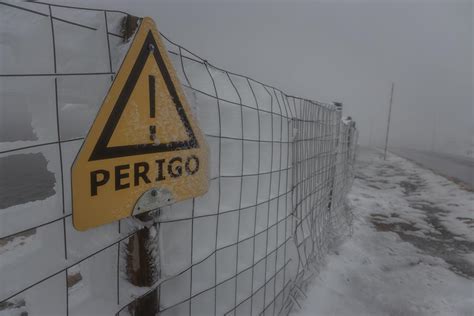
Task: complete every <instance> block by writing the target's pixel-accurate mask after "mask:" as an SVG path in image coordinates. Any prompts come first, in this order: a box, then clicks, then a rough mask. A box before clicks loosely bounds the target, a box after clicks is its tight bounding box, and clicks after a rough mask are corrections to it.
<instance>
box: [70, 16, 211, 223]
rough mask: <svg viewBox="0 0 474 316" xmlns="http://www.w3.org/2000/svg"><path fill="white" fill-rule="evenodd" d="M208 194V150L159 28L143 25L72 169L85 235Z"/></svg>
mask: <svg viewBox="0 0 474 316" xmlns="http://www.w3.org/2000/svg"><path fill="white" fill-rule="evenodd" d="M207 190H208V146H207V144H206V142H205V139H204V137H203V134H202V132H201V131H200V129H199V127H198V125H197V123H196V121H195V120H194V118H193V115H192V113H191V109H190V107H189V105H188V104H187V102H186V99H185V96H184V92H183V90H182V88H181V85H180V82H179V80H178V78H177V75H176V73H175V71H174V68H173V65H172V64H171V61H170V60H169V57H168V55H167V52H166V48H165V46H164V45H163V43H162V41H161V38H160V35H159V33H158V31H157V29H156V26H155V23H154V22H153V20H152V19H151V18H144V19H143V20H142V23H141V25H140V27H139V29H138V31H137V34H136V35H135V38H134V39H133V42H132V44H131V45H130V49H129V51H128V53H127V55H126V56H125V59H124V61H123V63H122V66H121V67H120V70H119V72H118V73H117V76H116V78H115V80H114V82H113V84H112V87H111V88H110V90H109V92H108V94H107V96H106V98H105V100H104V102H103V104H102V106H101V108H100V110H99V112H98V114H97V117H96V118H95V120H94V123H93V124H92V127H91V129H90V130H89V133H88V135H87V137H86V139H85V141H84V143H83V145H82V148H81V150H80V151H79V154H78V155H77V157H76V160H75V161H74V164H73V166H72V211H73V223H74V227H75V228H76V229H78V230H86V229H89V228H92V227H96V226H99V225H103V224H106V223H110V222H112V221H115V220H118V219H121V218H125V217H128V216H131V215H135V214H139V213H143V212H147V211H150V210H153V209H156V208H159V207H162V206H165V205H169V204H172V203H174V202H177V201H181V200H184V199H188V198H192V197H196V196H199V195H202V194H204V193H206V192H207Z"/></svg>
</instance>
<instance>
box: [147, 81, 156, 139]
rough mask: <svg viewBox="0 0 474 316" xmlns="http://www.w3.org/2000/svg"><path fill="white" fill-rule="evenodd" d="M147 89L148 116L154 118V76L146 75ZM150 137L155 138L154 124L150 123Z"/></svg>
mask: <svg viewBox="0 0 474 316" xmlns="http://www.w3.org/2000/svg"><path fill="white" fill-rule="evenodd" d="M148 91H149V92H150V118H155V77H154V76H148ZM150 139H151V140H152V141H155V140H156V126H155V125H150Z"/></svg>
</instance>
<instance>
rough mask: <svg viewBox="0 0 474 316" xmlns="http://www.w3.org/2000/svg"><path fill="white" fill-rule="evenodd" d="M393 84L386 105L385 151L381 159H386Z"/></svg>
mask: <svg viewBox="0 0 474 316" xmlns="http://www.w3.org/2000/svg"><path fill="white" fill-rule="evenodd" d="M394 86H395V83H393V82H392V90H391V91H390V105H389V107H388V120H387V133H386V134H385V151H384V154H383V160H387V147H388V133H389V131H390V117H391V115H392V101H393V88H394Z"/></svg>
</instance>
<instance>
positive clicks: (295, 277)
mask: <svg viewBox="0 0 474 316" xmlns="http://www.w3.org/2000/svg"><path fill="white" fill-rule="evenodd" d="M21 5H22V6H28V8H31V9H32V10H36V11H38V12H40V13H42V14H43V15H41V14H40V15H38V14H34V13H31V12H25V11H21V10H18V9H15V8H11V7H7V6H3V7H2V11H1V12H0V18H3V17H7V19H6V20H5V19H0V20H1V25H2V28H1V29H0V33H1V34H2V35H6V37H5V38H6V40H5V41H2V43H0V48H1V50H2V53H4V52H6V53H5V54H7V55H6V56H7V58H8V60H12V61H13V62H11V63H8V64H6V63H4V62H3V61H4V60H6V58H2V59H1V61H2V62H1V63H0V73H2V74H3V73H27V72H28V73H31V72H33V73H37V74H43V75H42V76H41V77H8V78H6V77H3V78H1V79H0V95H1V97H2V105H3V108H2V109H1V111H2V115H3V117H5V118H6V119H4V120H3V121H2V124H1V125H0V174H1V175H2V177H0V189H1V188H6V190H0V192H1V193H0V197H1V199H0V201H1V202H0V255H1V258H2V260H0V268H1V271H2V273H1V274H0V283H1V284H2V285H3V284H8V286H6V287H1V288H0V300H3V299H4V298H6V297H9V296H10V295H13V294H15V293H16V292H17V291H21V290H23V289H24V288H27V287H28V286H30V285H32V284H33V283H34V282H38V281H41V282H40V283H39V284H38V285H36V286H33V287H32V288H30V289H28V290H25V291H23V292H21V293H20V294H18V295H16V296H15V297H14V298H12V299H11V300H9V302H18V306H19V307H18V308H17V309H18V310H19V311H20V310H21V311H23V310H25V311H28V312H29V313H30V312H31V313H32V314H38V315H55V314H66V309H68V312H69V314H70V315H85V314H91V313H93V312H97V311H100V312H101V313H103V314H114V313H116V312H117V310H119V309H120V308H122V307H124V306H125V307H124V309H123V311H122V312H121V313H120V314H121V315H126V314H128V308H127V307H126V305H127V304H129V303H130V302H133V300H134V299H136V298H138V297H140V296H141V295H143V294H145V293H146V292H147V291H148V290H150V288H148V287H137V286H133V285H132V284H131V283H130V282H129V280H128V276H127V262H126V260H127V256H126V255H127V244H128V242H129V238H128V236H129V234H133V233H134V232H135V231H136V230H138V229H140V228H142V227H143V223H140V222H139V221H138V220H136V219H125V220H122V221H120V222H115V223H112V224H109V225H106V226H102V227H99V228H96V229H92V230H89V231H87V232H80V233H79V232H77V231H76V230H75V229H74V228H73V226H72V218H71V209H72V207H71V177H70V170H71V166H72V164H73V161H74V159H75V156H76V155H77V152H78V151H79V149H80V147H81V145H82V142H83V138H84V137H85V135H86V133H87V131H88V129H89V128H90V125H91V122H92V121H93V119H94V117H95V116H96V114H97V111H98V109H99V107H100V105H101V103H102V101H103V98H104V97H105V94H106V93H107V91H108V89H109V87H110V85H111V83H112V77H113V73H114V72H116V71H117V70H118V69H119V67H120V64H121V62H122V60H123V58H124V56H125V54H126V52H127V50H128V47H129V45H130V40H128V41H124V40H123V39H122V38H121V32H122V22H123V18H124V17H125V15H124V14H122V13H115V12H104V11H100V10H99V11H84V10H76V9H68V8H58V7H54V6H53V7H52V12H53V16H54V18H53V19H52V23H53V28H54V34H55V38H54V40H55V45H56V50H53V49H52V43H53V42H52V41H53V38H52V36H51V31H52V28H51V19H50V17H49V10H48V6H45V5H39V4H30V3H26V4H23V3H22V4H21ZM3 9H5V10H3ZM26 20H28V23H24V21H26ZM5 21H6V22H7V23H6V24H5V23H4V22H5ZM68 21H69V22H70V23H68ZM20 22H21V23H20ZM106 22H107V24H106ZM4 24H5V28H3V26H4ZM16 29H19V30H21V32H19V33H13V30H16ZM107 31H108V32H109V34H108V36H107V34H106V32H107ZM13 34H14V35H13ZM164 42H165V44H166V45H167V49H169V50H171V51H172V52H173V54H171V56H170V57H171V61H172V63H173V65H174V67H175V69H176V70H177V73H178V77H179V80H180V81H181V82H182V83H183V84H184V85H187V86H189V87H186V88H185V93H186V96H187V98H188V101H189V104H190V106H191V108H192V111H193V113H194V114H195V115H196V117H197V119H198V121H199V125H200V127H201V129H202V130H203V132H204V134H205V135H206V140H207V143H208V145H209V151H210V155H209V177H210V182H209V191H208V192H207V193H206V194H205V195H203V196H201V197H197V198H195V199H190V200H188V201H183V202H180V203H176V204H174V205H172V206H168V207H164V208H162V209H161V210H160V211H159V223H160V225H159V228H158V233H159V243H160V244H159V249H160V250H159V251H160V264H161V266H160V269H161V279H160V280H159V282H162V283H161V285H159V291H158V292H159V295H160V310H161V311H162V314H163V315H175V314H183V313H184V314H188V313H189V312H192V313H193V314H204V315H207V314H214V310H216V313H217V314H224V313H227V312H230V314H234V310H235V315H250V314H259V313H261V312H263V311H264V308H266V307H268V308H267V310H266V311H265V314H273V311H275V313H278V311H279V310H280V308H283V306H286V307H285V308H287V309H288V308H291V304H292V303H291V302H290V300H289V295H290V291H294V285H295V284H299V285H301V284H302V282H303V281H301V280H303V279H304V277H306V275H305V271H306V270H305V269H304V264H306V263H310V261H311V260H312V258H313V257H314V255H315V254H314V252H313V253H310V251H309V249H314V248H317V251H316V250H315V251H316V252H318V251H320V252H321V253H322V252H324V249H325V248H324V247H326V245H325V243H327V239H328V238H329V237H328V236H329V233H330V229H331V227H332V226H331V225H333V223H332V222H331V221H333V219H332V217H330V216H329V215H328V214H327V206H328V203H329V191H330V184H331V183H332V177H333V176H334V175H333V174H331V170H333V169H331V167H333V166H334V162H333V161H332V160H331V159H332V158H333V156H331V155H333V154H334V153H335V150H336V147H335V140H336V138H337V137H338V135H336V126H337V124H338V122H337V119H338V117H339V116H338V115H336V114H334V111H333V109H329V108H325V107H323V106H322V105H319V104H316V103H309V101H304V100H300V99H296V98H293V97H287V96H286V95H285V94H284V93H283V92H281V91H279V90H276V89H275V88H272V87H269V86H265V85H263V84H261V83H258V82H256V81H254V80H252V79H249V78H246V77H243V76H239V75H234V74H230V73H227V72H225V71H222V70H219V69H217V68H215V67H213V66H211V65H210V64H208V63H207V62H205V61H203V60H201V59H199V58H198V57H196V56H193V55H192V54H191V53H188V52H187V51H186V50H184V49H181V52H180V48H179V47H178V46H176V45H175V44H172V43H171V42H169V41H167V40H165V41H164ZM32 45H36V46H32ZM31 47H34V50H31V49H30V48H31ZM109 47H110V51H109ZM180 53H181V54H180ZM109 54H110V60H109ZM54 56H55V58H56V66H57V67H56V71H57V72H58V73H60V74H61V75H59V76H44V75H47V74H52V73H54V71H55V69H54V62H53V61H54ZM2 57H3V56H2ZM92 73H95V74H92ZM97 73H101V74H97ZM64 74H67V76H63V75H64ZM188 80H189V81H188ZM55 88H57V91H56V90H55ZM84 91H86V93H84ZM56 92H57V100H56ZM5 104H6V105H9V106H5ZM12 104H13V105H14V107H13V106H10V105H12ZM56 105H57V108H56ZM0 106H1V105H0ZM12 108H14V109H15V110H14V111H13V110H11V109H12ZM306 120H307V121H306ZM311 121H313V122H311ZM5 131H6V132H5ZM10 131H13V132H10ZM351 131H352V132H353V130H351ZM351 131H349V130H343V131H342V132H343V133H344V135H345V136H344V137H346V136H347V134H346V133H350V132H351ZM341 135H342V134H341ZM341 137H342V136H341ZM58 138H59V139H58ZM341 144H342V143H341ZM343 145H344V146H345V147H344V152H345V151H350V150H351V149H352V150H353V148H349V147H347V146H349V145H348V144H347V143H343ZM26 146H37V147H34V148H29V149H28V148H24V147H26ZM339 150H340V151H338V160H337V165H336V168H335V170H336V171H335V172H336V175H337V176H336V179H335V183H334V188H333V190H334V194H333V200H332V201H333V202H334V203H333V206H332V209H333V211H332V212H333V213H332V214H334V212H335V211H339V207H340V206H341V205H342V203H343V195H344V194H345V192H347V189H348V179H349V177H350V173H349V172H350V171H349V170H348V168H351V167H349V166H348V164H347V161H348V160H349V158H344V160H342V158H341V153H343V151H342V150H343V149H342V145H341V149H339ZM10 151H11V152H10ZM24 157H29V158H28V159H30V160H28V161H31V162H28V163H25V164H23V165H24V166H23V167H21V168H18V167H17V166H12V165H11V162H12V161H14V162H15V163H16V164H22V162H24V159H23V158H24ZM352 158H353V157H352ZM352 158H350V159H352ZM35 166H40V167H39V168H36V167H35ZM31 168H36V169H38V170H39V172H41V176H37V175H35V174H34V173H31V172H30V171H28V170H30V169H31ZM18 169H21V170H24V172H28V175H27V176H24V177H25V178H28V180H29V181H28V182H27V181H17V182H15V181H13V182H12V181H10V182H8V185H7V184H5V181H4V179H6V177H5V174H7V176H8V177H7V178H8V179H11V178H12V177H11V176H10V175H9V173H11V172H10V171H11V170H14V171H15V172H16V173H15V175H16V176H18V175H19V173H18ZM17 178H20V177H17ZM40 178H41V181H40V180H38V179H40ZM20 180H21V178H20ZM2 181H3V182H2ZM11 183H18V185H15V186H12V185H11ZM32 187H34V188H35V190H31V188H32ZM40 187H41V189H39V188H40ZM63 188H64V190H63ZM15 190H17V191H19V192H21V193H22V194H21V196H20V195H19V194H18V193H17V192H16V191H15ZM25 192H26V193H25ZM5 196H7V198H5ZM5 201H6V202H5ZM6 203H7V204H8V205H7V204H6ZM307 214H309V215H310V216H308V217H307V218H303V217H304V216H305V215H307ZM338 214H339V213H338ZM293 215H296V216H293ZM335 217H337V216H335ZM311 221H312V222H311ZM315 221H316V222H317V225H314V223H315ZM48 222H50V223H48ZM43 224H44V226H42V227H38V228H32V227H36V226H38V225H43ZM30 228H32V229H30ZM19 232H20V233H19ZM17 233H19V234H17ZM12 234H13V235H12ZM1 236H7V238H1ZM295 243H296V244H298V245H299V248H297V246H296V245H295ZM156 249H157V248H154V251H156ZM40 250H41V251H40ZM308 255H311V256H313V257H311V256H308ZM66 258H67V259H66ZM4 271H6V273H4ZM23 271H27V272H26V273H24V272H23ZM55 273H56V274H55ZM45 278H46V279H45ZM283 289H285V290H284V291H283ZM42 291H43V292H42ZM44 291H46V292H47V293H51V295H53V296H54V297H52V296H48V295H46V294H45V293H44ZM66 295H67V296H66ZM66 298H67V300H66ZM66 304H67V305H66ZM272 304H273V305H272ZM287 309H285V311H286V310H287ZM1 313H2V311H0V315H2V314H1Z"/></svg>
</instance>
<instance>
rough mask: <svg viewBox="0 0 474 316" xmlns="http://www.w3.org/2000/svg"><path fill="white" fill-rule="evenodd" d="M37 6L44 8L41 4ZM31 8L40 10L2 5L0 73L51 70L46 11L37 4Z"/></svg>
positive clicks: (51, 62) (43, 71)
mask: <svg viewBox="0 0 474 316" xmlns="http://www.w3.org/2000/svg"><path fill="white" fill-rule="evenodd" d="M41 7H42V9H44V6H41ZM32 10H37V12H40V13H41V14H34V13H31V12H27V11H22V10H18V9H16V8H12V7H7V6H2V10H1V11H0V34H1V38H2V41H1V42H0V51H1V58H0V73H2V74H27V73H51V72H53V68H54V62H53V59H52V58H51V57H52V56H53V48H52V45H51V43H52V36H51V25H50V19H49V16H48V15H49V13H45V12H41V9H39V6H34V9H32ZM43 11H44V10H43ZM46 11H47V8H46ZM26 21H27V23H26ZM2 95H3V94H2Z"/></svg>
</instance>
